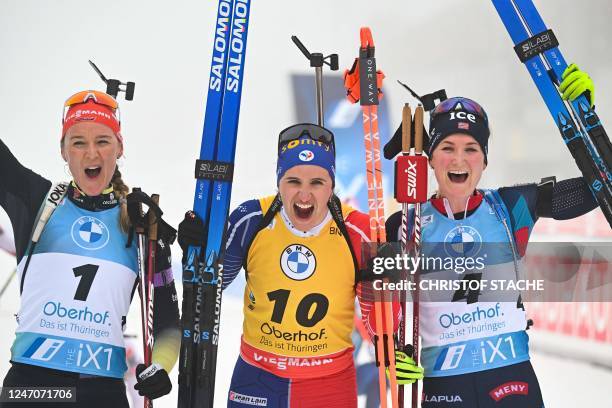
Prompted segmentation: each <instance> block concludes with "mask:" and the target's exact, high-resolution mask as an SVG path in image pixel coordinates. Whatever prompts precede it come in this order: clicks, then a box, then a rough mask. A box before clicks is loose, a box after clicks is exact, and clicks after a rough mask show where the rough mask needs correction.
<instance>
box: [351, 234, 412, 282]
mask: <svg viewBox="0 0 612 408" xmlns="http://www.w3.org/2000/svg"><path fill="white" fill-rule="evenodd" d="M370 245H377V248H376V256H374V257H372V258H369V259H368V260H367V261H366V265H367V266H366V269H365V270H362V271H360V272H361V280H362V281H365V282H372V281H374V280H376V279H383V278H385V279H389V280H390V281H396V280H398V279H400V278H401V276H400V272H402V269H398V268H396V265H394V266H393V267H391V268H386V267H384V260H385V259H386V258H391V259H393V260H394V261H395V259H396V256H397V255H401V251H400V250H399V244H398V243H391V242H385V243H383V244H370Z"/></svg>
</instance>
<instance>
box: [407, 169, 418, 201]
mask: <svg viewBox="0 0 612 408" xmlns="http://www.w3.org/2000/svg"><path fill="white" fill-rule="evenodd" d="M406 173H408V196H409V197H412V198H413V199H415V200H416V195H417V190H416V185H417V162H416V161H414V162H413V161H409V162H408V168H407V169H406Z"/></svg>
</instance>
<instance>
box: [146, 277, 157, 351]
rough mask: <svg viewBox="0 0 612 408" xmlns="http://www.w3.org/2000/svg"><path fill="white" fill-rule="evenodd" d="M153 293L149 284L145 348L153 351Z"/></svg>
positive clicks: (153, 287) (151, 284) (151, 285)
mask: <svg viewBox="0 0 612 408" xmlns="http://www.w3.org/2000/svg"><path fill="white" fill-rule="evenodd" d="M154 293H155V285H153V282H151V283H149V302H148V303H147V347H149V348H150V349H151V350H153V343H154V341H155V338H154V336H153V294H154Z"/></svg>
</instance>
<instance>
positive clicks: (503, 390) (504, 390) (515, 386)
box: [489, 381, 529, 402]
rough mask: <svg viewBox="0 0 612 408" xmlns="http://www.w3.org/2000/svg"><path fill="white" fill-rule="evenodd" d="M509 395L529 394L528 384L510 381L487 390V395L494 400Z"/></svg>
mask: <svg viewBox="0 0 612 408" xmlns="http://www.w3.org/2000/svg"><path fill="white" fill-rule="evenodd" d="M509 395H529V384H527V383H526V382H522V381H510V382H507V383H504V384H502V385H500V386H498V387H495V388H493V389H492V390H491V391H489V396H490V397H491V398H493V399H494V400H495V401H496V402H499V401H500V400H502V399H503V398H506V397H507V396H509Z"/></svg>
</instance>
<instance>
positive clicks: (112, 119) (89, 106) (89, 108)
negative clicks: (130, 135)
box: [62, 99, 123, 143]
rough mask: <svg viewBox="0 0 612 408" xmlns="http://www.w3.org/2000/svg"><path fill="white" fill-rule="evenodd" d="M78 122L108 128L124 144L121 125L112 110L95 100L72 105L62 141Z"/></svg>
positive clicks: (63, 129) (65, 121)
mask: <svg viewBox="0 0 612 408" xmlns="http://www.w3.org/2000/svg"><path fill="white" fill-rule="evenodd" d="M78 122H95V123H100V124H102V125H105V126H108V127H109V128H110V129H111V130H112V131H113V133H114V134H115V136H116V137H117V140H119V142H121V143H123V137H122V136H121V133H120V131H121V124H120V122H119V119H118V118H117V116H116V115H115V113H114V112H113V110H112V109H110V108H109V107H107V106H105V105H100V104H98V103H96V102H94V100H93V99H90V100H88V101H87V102H85V103H79V104H77V105H72V106H71V107H70V108H69V109H68V112H67V113H66V115H65V116H64V124H63V128H62V139H63V138H64V136H65V135H66V132H67V131H68V129H70V128H71V127H72V126H74V125H76V124H77V123H78Z"/></svg>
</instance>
